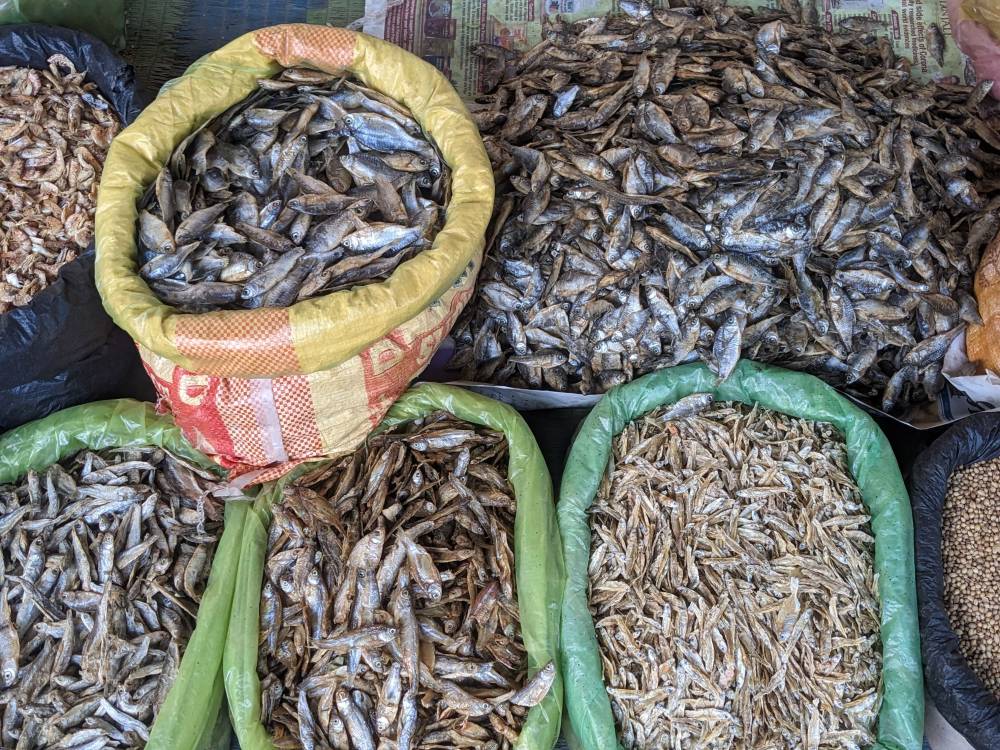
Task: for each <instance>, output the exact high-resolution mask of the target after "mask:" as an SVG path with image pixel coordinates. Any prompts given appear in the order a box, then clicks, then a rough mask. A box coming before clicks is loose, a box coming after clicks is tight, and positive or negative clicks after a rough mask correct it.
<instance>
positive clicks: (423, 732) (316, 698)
mask: <svg viewBox="0 0 1000 750" xmlns="http://www.w3.org/2000/svg"><path fill="white" fill-rule="evenodd" d="M563 578H564V569H563V562H562V547H561V543H560V540H559V533H558V529H557V526H556V518H555V505H554V502H553V497H552V485H551V480H550V478H549V474H548V469H547V468H546V466H545V462H544V459H543V458H542V455H541V453H540V452H539V450H538V446H537V444H536V443H535V439H534V436H533V435H532V434H531V431H530V430H529V429H528V426H527V425H526V424H525V422H524V420H523V419H522V418H521V417H520V416H519V415H518V414H517V412H515V411H514V410H513V409H511V408H510V407H508V406H506V405H503V404H500V403H498V402H496V401H492V400H490V399H488V398H485V397H483V396H479V395H476V394H474V393H471V392H468V391H464V390H462V389H459V388H453V387H450V386H444V385H436V384H423V385H420V386H417V387H415V388H412V389H410V390H409V391H408V392H407V393H406V394H404V395H403V397H402V398H401V399H400V400H399V401H397V402H396V403H395V404H394V405H393V407H392V408H391V409H390V411H389V413H388V416H387V417H386V419H385V420H384V421H383V422H382V424H381V425H380V426H379V427H378V429H376V430H375V431H374V432H373V434H372V435H370V436H369V437H368V438H367V439H366V441H365V442H364V444H363V445H362V446H361V447H360V448H359V449H357V450H356V451H354V452H352V453H350V454H347V455H344V456H342V457H340V458H337V459H334V460H332V461H328V462H324V463H317V464H311V465H309V466H306V467H301V468H300V469H299V470H297V471H296V472H295V473H294V474H292V475H289V477H287V478H286V479H284V480H282V481H281V482H280V483H278V484H276V485H273V486H271V487H270V488H268V489H267V490H265V491H262V493H261V494H260V495H259V496H258V499H257V502H256V504H255V506H254V508H253V511H252V512H251V513H250V515H249V516H248V519H247V523H246V524H245V526H244V531H243V540H242V550H241V556H240V571H239V576H238V580H237V583H236V593H235V596H234V601H233V613H232V617H231V618H230V623H229V636H228V641H227V644H226V653H225V657H224V673H225V681H226V692H227V698H228V702H229V707H230V716H231V718H232V723H233V726H234V728H235V730H236V733H237V736H238V738H239V741H240V745H241V747H243V748H244V750H258V749H260V750H265V749H267V748H299V747H311V748H316V749H317V750H335V749H337V750H339V748H348V747H351V748H372V749H373V750H374V748H376V747H394V748H398V749H399V750H405V749H406V748H421V747H435V748H447V747H456V748H458V747H483V748H494V749H496V750H499V749H500V748H511V747H516V748H524V749H525V750H529V749H530V750H547V749H548V748H551V747H553V745H554V744H555V741H556V738H557V737H558V734H559V724H560V719H561V714H562V691H563V684H562V678H561V674H560V670H559V668H558V663H557V649H558V638H559V617H560V601H561V597H562V586H563Z"/></svg>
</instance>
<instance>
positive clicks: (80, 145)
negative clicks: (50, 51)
mask: <svg viewBox="0 0 1000 750" xmlns="http://www.w3.org/2000/svg"><path fill="white" fill-rule="evenodd" d="M48 63H49V67H48V69H47V70H36V69H34V68H17V67H11V66H6V67H0V141H2V142H3V148H2V149H0V216H2V218H0V228H2V231H0V314H2V313H5V312H8V311H9V310H10V309H11V308H12V307H21V306H23V305H26V304H28V303H29V302H30V301H31V300H32V298H33V297H34V296H35V295H36V294H38V293H39V292H40V291H41V290H42V289H44V288H45V287H47V286H48V285H49V284H50V283H52V281H53V280H55V278H56V276H57V275H58V273H59V269H60V268H61V267H62V266H63V265H64V264H66V263H69V262H70V261H72V260H74V259H75V258H76V257H77V255H78V254H79V252H80V250H82V249H83V248H86V247H87V245H89V244H90V241H91V239H92V238H93V236H94V209H95V207H96V205H97V186H98V183H99V182H100V180H101V170H102V168H103V166H104V157H105V155H106V154H107V150H108V146H110V145H111V139H112V138H114V137H115V134H116V133H117V132H118V128H119V123H118V119H117V118H116V117H115V115H114V114H113V113H112V111H111V108H110V107H109V106H108V103H107V102H106V101H105V100H104V99H103V98H102V97H101V96H100V94H98V93H97V86H96V85H95V84H93V83H89V82H85V81H84V78H85V77H86V73H85V72H83V73H78V72H77V70H76V68H75V67H74V66H73V63H72V62H70V61H69V60H68V59H67V58H66V57H65V56H63V55H53V56H52V57H50V58H49V59H48Z"/></svg>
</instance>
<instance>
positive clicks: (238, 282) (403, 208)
mask: <svg viewBox="0 0 1000 750" xmlns="http://www.w3.org/2000/svg"><path fill="white" fill-rule="evenodd" d="M259 84H260V87H259V88H258V90H257V91H256V92H254V93H253V94H251V95H250V96H249V97H248V98H247V99H245V100H244V101H243V102H241V103H239V104H237V105H236V106H234V107H231V108H229V109H228V110H226V111H225V112H223V113H222V114H220V115H219V116H217V117H216V118H214V119H213V120H211V121H210V122H208V123H206V124H205V125H204V126H203V127H201V128H199V129H198V130H196V131H195V132H194V133H192V134H191V135H190V136H188V137H187V138H186V139H185V140H184V141H182V142H181V144H180V145H179V146H178V147H177V149H176V150H175V152H174V154H173V155H172V156H171V158H170V161H169V164H168V165H167V166H166V167H165V168H164V169H163V170H162V171H161V173H160V175H159V177H158V178H157V179H156V181H155V183H154V184H153V185H151V186H150V188H149V191H148V193H147V195H146V197H145V199H144V201H143V203H142V210H141V211H140V215H139V226H138V238H139V243H138V245H139V259H140V263H141V267H140V269H139V273H140V275H141V276H142V277H143V278H144V279H145V280H146V281H147V283H149V285H150V287H151V288H152V289H153V291H154V292H155V293H156V295H157V296H158V297H159V298H160V299H161V300H162V301H164V302H165V303H167V304H169V305H173V306H175V307H178V308H181V309H184V310H187V311H191V312H203V311H208V310H216V309H223V308H225V309H238V308H257V307H287V306H289V305H292V304H294V303H295V302H297V301H299V300H305V299H309V298H311V297H314V296H317V295H320V294H325V293H327V292H331V291H335V290H338V289H347V288H350V287H353V286H358V285H363V284H368V283H372V282H374V281H378V280H381V279H385V278H388V276H389V275H390V274H391V273H392V271H393V270H394V269H395V268H396V267H397V266H398V265H399V264H400V263H402V262H404V261H405V260H407V259H408V258H410V257H412V256H413V255H415V254H416V253H418V252H420V251H421V250H422V249H424V248H425V247H428V246H429V245H430V243H431V241H432V240H433V238H434V235H435V234H436V233H437V232H438V230H439V229H440V227H441V226H442V225H443V223H444V208H445V207H446V206H447V204H448V201H449V196H450V191H451V177H450V171H449V169H448V167H447V165H446V164H445V162H444V160H443V159H442V158H441V154H440V152H439V151H438V150H437V147H436V146H435V145H434V144H433V143H431V141H430V139H429V137H428V136H427V135H425V134H424V133H423V132H422V130H421V128H420V126H419V125H418V124H417V122H416V121H415V120H414V119H413V118H412V117H411V116H410V113H409V111H408V110H406V109H404V108H403V107H402V106H401V105H399V104H398V103H396V102H394V101H392V100H390V99H388V98H386V97H385V96H383V95H381V94H379V93H378V92H377V91H374V90H372V89H369V88H366V87H364V86H361V85H359V84H357V83H355V82H353V81H351V80H348V79H346V78H342V77H339V76H332V75H328V74H326V73H320V72H319V71H314V70H306V69H295V68H289V69H286V70H284V71H283V72H282V73H281V74H280V75H279V76H278V77H277V78H274V79H266V80H261V81H259Z"/></svg>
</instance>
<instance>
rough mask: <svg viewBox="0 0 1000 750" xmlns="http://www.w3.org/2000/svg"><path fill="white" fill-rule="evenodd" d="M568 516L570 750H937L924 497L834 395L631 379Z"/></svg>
mask: <svg viewBox="0 0 1000 750" xmlns="http://www.w3.org/2000/svg"><path fill="white" fill-rule="evenodd" d="M558 517H559V527H560V533H561V536H562V540H563V553H564V557H565V560H566V569H567V585H566V592H565V596H564V599H563V626H562V638H561V646H560V649H561V658H562V665H563V669H564V670H565V674H566V677H567V680H566V685H567V687H566V704H567V713H568V716H569V720H570V724H571V729H572V732H571V733H570V734H571V737H572V738H573V740H574V744H577V745H579V746H580V747H583V748H586V750H598V749H600V750H607V749H608V748H615V747H618V748H625V749H626V750H640V749H641V750H646V749H647V748H660V747H672V748H675V747H747V748H845V749H846V748H862V747H864V748H868V747H873V748H880V749H882V750H919V748H920V747H921V744H922V741H923V682H922V675H921V663H920V647H919V633H918V628H917V603H916V591H915V582H914V559H913V526H912V520H911V516H910V504H909V498H908V497H907V493H906V488H905V486H904V484H903V480H902V477H901V476H900V473H899V469H898V467H897V465H896V461H895V458H894V457H893V454H892V450H891V448H890V446H889V443H888V441H887V440H886V438H885V436H884V435H883V434H882V432H881V431H880V430H879V429H878V427H877V426H876V425H875V423H874V422H873V421H872V420H871V418H870V417H868V416H867V415H866V414H864V413H863V412H862V411H860V410H859V409H858V408H857V407H855V406H854V405H853V404H851V403H850V402H849V401H847V400H846V399H845V398H844V397H842V396H840V395H839V394H837V393H836V392H835V391H834V390H833V389H832V388H831V387H830V386H828V385H826V384H824V383H822V382H821V381H819V380H818V379H816V378H814V377H812V376H810V375H806V374H803V373H797V372H791V371H788V370H783V369H781V368H778V367H771V366H768V365H762V364H758V363H755V362H750V361H747V360H744V361H742V362H740V363H739V365H738V366H737V367H736V369H735V371H734V372H733V374H732V375H731V376H730V377H729V378H728V379H727V380H725V381H724V382H722V383H719V382H718V379H717V378H716V376H715V375H714V374H713V373H711V372H710V371H709V369H708V368H707V367H705V366H704V365H700V364H699V365H685V366H682V367H676V368H671V369H666V370H661V371H659V372H655V373H652V374H650V375H647V376H645V377H642V378H639V379H638V380H635V381H633V382H632V383H629V384H627V385H623V386H620V387H618V388H615V389H614V390H612V391H610V392H609V393H608V394H607V395H606V396H605V397H604V398H603V399H602V400H601V401H600V402H599V403H598V404H597V406H595V407H594V409H593V411H591V413H590V414H589V416H588V417H587V419H586V420H585V421H584V423H583V424H582V426H581V427H580V430H579V432H578V434H577V436H576V438H575V440H574V443H573V446H572V449H571V451H570V453H569V457H568V460H567V463H566V466H565V469H564V473H563V482H562V487H561V488H560V494H559V505H558Z"/></svg>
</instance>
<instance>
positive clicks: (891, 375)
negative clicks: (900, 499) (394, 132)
mask: <svg viewBox="0 0 1000 750" xmlns="http://www.w3.org/2000/svg"><path fill="white" fill-rule="evenodd" d="M671 5H672V6H673V7H670V8H657V9H652V10H651V9H650V8H649V7H648V6H647V5H643V4H641V3H639V2H636V1H635V0H629V1H627V2H623V3H622V9H623V10H624V11H626V12H627V15H624V16H619V17H610V18H606V17H602V18H595V19H590V20H585V21H579V22H576V23H567V22H561V21H560V22H556V23H555V24H553V25H551V26H549V28H548V29H547V33H546V38H545V39H544V40H543V41H542V42H541V43H540V44H539V45H537V46H536V47H534V48H533V49H531V50H529V51H528V52H526V53H524V54H523V56H520V57H515V56H513V55H510V56H508V55H507V54H506V53H505V52H504V51H503V50H500V49H499V48H484V49H483V50H482V53H483V54H484V55H485V56H486V58H487V60H488V61H490V65H491V66H492V67H491V73H490V74H491V75H493V76H495V77H497V78H500V79H502V81H501V82H500V83H499V87H498V88H497V90H496V92H495V93H494V94H492V95H489V96H486V97H483V98H481V99H480V100H479V101H478V102H477V103H476V104H474V105H473V116H474V117H475V118H476V120H477V121H478V123H479V125H480V127H481V129H482V131H483V133H484V135H485V143H486V146H487V150H488V152H489V153H490V157H491V160H492V161H493V164H494V168H495V171H496V174H497V180H498V185H499V187H498V194H499V195H505V196H506V198H503V199H500V200H499V201H498V208H497V211H498V213H497V215H496V217H495V226H494V229H493V232H492V234H493V236H492V237H491V238H490V240H491V244H490V247H489V248H488V262H486V263H485V265H484V266H483V271H482V274H481V276H480V286H479V288H478V291H477V294H476V297H475V299H474V300H473V302H472V303H471V304H470V306H469V307H468V308H466V311H465V316H464V318H463V319H462V320H461V321H460V322H459V324H458V325H457V326H456V329H455V333H454V335H455V338H456V339H457V351H456V356H455V359H454V360H453V366H454V367H455V368H456V369H462V370H463V376H464V377H466V378H469V379H475V380H482V381H491V382H496V383H503V384H508V385H514V386H526V387H531V388H542V387H546V388H553V389H556V390H560V391H579V392H582V393H595V392H602V391H605V390H607V389H608V388H610V387H611V386H614V385H616V384H618V383H621V382H623V381H626V380H629V379H631V378H632V377H634V376H636V375H639V374H642V373H646V372H649V371H651V370H654V369H658V368H661V367H666V366H672V365H675V364H679V363H681V362H687V361H691V360H695V359H699V358H700V359H702V360H704V361H705V362H707V363H708V364H709V365H710V366H711V367H712V368H713V369H714V370H715V371H716V372H717V373H718V374H719V376H720V377H725V376H727V375H728V374H729V373H730V372H731V371H732V369H733V367H734V366H735V364H736V362H737V360H738V359H739V358H740V357H741V356H743V357H748V358H752V359H755V360H760V361H766V362H774V363H779V364H782V365H784V366H786V367H790V368H793V369H798V370H805V371H808V372H811V373H813V374H816V375H819V376H820V377H822V378H824V379H825V380H826V381H828V382H830V383H832V384H834V385H837V386H840V387H843V388H846V390H848V391H849V392H851V393H853V394H855V395H857V396H859V397H861V398H863V399H866V400H868V401H870V402H871V403H875V404H879V405H881V406H882V408H884V409H885V410H887V411H893V410H903V409H904V408H905V407H906V406H907V405H909V404H913V403H919V402H924V401H926V400H927V399H928V398H930V397H933V396H934V395H935V394H936V393H938V392H939V390H940V389H941V388H942V386H943V379H942V376H941V360H942V357H943V355H944V352H945V350H946V349H947V347H948V345H949V344H950V343H951V341H952V340H953V339H955V338H956V336H957V335H958V334H959V333H960V332H961V331H962V330H963V327H964V325H965V324H966V323H967V322H979V315H978V311H977V308H976V303H975V300H974V298H973V296H972V294H971V292H972V277H973V274H974V272H975V270H976V266H977V263H978V259H979V255H980V252H981V249H982V247H983V246H984V244H985V243H986V242H987V241H988V240H989V239H991V238H992V236H993V235H994V234H995V233H996V230H997V227H998V225H1000V215H998V213H997V207H998V205H1000V200H998V190H997V188H998V183H997V180H996V179H995V178H994V177H992V176H990V173H991V172H994V171H995V170H996V168H997V166H998V165H1000V136H998V134H997V132H996V130H995V125H996V120H995V119H990V118H987V117H986V116H985V115H984V114H981V112H980V108H979V105H980V103H981V102H982V100H983V98H984V97H985V96H986V94H987V93H988V91H989V88H990V86H991V85H992V84H991V82H986V83H984V84H983V85H980V86H977V87H976V88H975V89H970V88H969V87H966V86H960V85H955V84H950V83H942V84H926V85H921V84H918V83H916V82H915V81H914V80H913V79H912V78H911V77H910V63H909V61H907V60H905V59H901V58H897V57H896V56H895V55H894V53H893V51H892V49H891V46H890V45H889V43H888V41H887V40H885V39H882V38H879V39H877V40H876V39H875V37H874V35H873V34H871V31H872V29H873V26H872V23H873V22H872V21H870V20H863V19H857V18H854V19H849V20H847V21H846V22H844V23H842V24H841V28H838V29H836V30H835V33H833V34H830V33H827V32H825V31H823V30H821V29H820V28H819V27H817V26H813V25H810V24H808V23H806V22H805V21H804V20H802V19H800V17H799V16H800V15H801V14H800V12H799V10H798V9H797V7H795V6H796V3H795V2H794V0H792V2H790V3H788V2H783V3H782V4H781V5H782V10H762V11H761V12H759V13H753V12H752V11H750V10H748V9H745V8H737V7H727V6H724V5H723V4H722V3H721V2H719V1H717V0H703V1H702V2H692V4H691V5H683V4H677V5H675V4H671ZM809 7H810V8H811V7H812V5H809Z"/></svg>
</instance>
